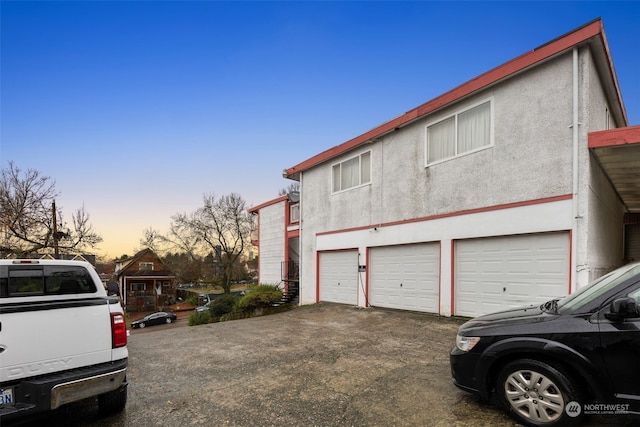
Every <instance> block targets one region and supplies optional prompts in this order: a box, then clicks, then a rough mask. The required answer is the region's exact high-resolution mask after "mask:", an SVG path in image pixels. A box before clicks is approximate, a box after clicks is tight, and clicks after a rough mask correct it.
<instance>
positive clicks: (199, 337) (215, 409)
mask: <svg viewBox="0 0 640 427" xmlns="http://www.w3.org/2000/svg"><path fill="white" fill-rule="evenodd" d="M461 323H462V320H459V319H451V318H442V317H437V316H432V315H427V314H420V313H411V312H406V311H394V310H383V309H375V308H369V309H359V308H355V307H350V306H342V305H333V304H317V305H314V306H304V307H298V308H296V309H294V310H291V311H289V312H285V313H280V314H276V315H271V316H264V317H257V318H252V319H246V320H239V321H232V322H224V323H216V324H209V325H201V326H195V327H187V326H184V325H185V324H186V320H181V321H179V322H178V323H177V324H173V325H166V326H165V325H162V326H154V327H149V328H145V329H144V330H135V331H132V333H131V336H130V340H129V352H130V361H129V363H130V373H129V381H130V386H129V401H128V404H127V408H126V410H125V411H124V412H123V413H121V414H119V415H116V416H112V417H108V418H101V417H100V416H99V415H97V413H96V408H95V407H94V406H91V405H88V404H87V403H86V402H85V403H84V404H76V405H72V406H71V408H70V409H69V411H68V412H64V413H61V414H57V415H56V416H53V417H49V418H48V420H47V423H46V424H47V425H51V426H123V427H124V426H126V427H147V426H200V425H202V426H279V427H281V426H442V427H445V426H446V427H450V426H474V427H476V426H492V427H500V426H516V425H518V424H517V423H515V422H513V421H511V419H510V418H508V417H507V416H506V415H505V414H504V412H502V411H501V410H500V409H498V408H495V407H493V406H490V405H485V404H482V403H480V402H478V401H476V400H475V399H474V398H473V397H472V396H470V395H469V394H467V393H465V392H462V391H460V390H458V389H457V388H456V387H454V386H453V384H452V382H451V374H450V370H449V351H450V349H451V347H452V345H453V344H454V340H455V334H456V330H457V328H458V326H459V325H460V324H461ZM602 424H608V425H612V426H613V425H632V424H630V423H629V422H628V421H627V420H623V419H621V418H618V419H614V420H612V421H610V422H606V420H595V421H589V420H587V423H585V425H602ZM39 425H42V424H39Z"/></svg>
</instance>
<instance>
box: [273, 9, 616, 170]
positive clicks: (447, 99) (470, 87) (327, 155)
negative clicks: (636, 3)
mask: <svg viewBox="0 0 640 427" xmlns="http://www.w3.org/2000/svg"><path fill="white" fill-rule="evenodd" d="M598 35H599V36H601V38H602V43H603V45H604V46H605V50H606V53H607V57H608V62H609V64H610V70H611V72H612V73H613V77H614V81H615V84H616V90H617V92H618V96H619V94H620V89H619V87H618V82H617V80H616V79H615V72H614V71H613V66H612V61H611V57H610V56H609V49H608V48H607V47H606V39H605V37H604V28H603V26H602V20H601V19H600V18H598V19H596V20H594V21H591V22H589V23H588V24H585V25H583V26H582V27H580V28H577V29H575V30H573V31H571V32H569V33H567V34H566V35H564V36H561V37H559V38H557V39H555V40H552V41H550V42H549V43H547V44H544V45H542V46H540V47H538V48H536V49H533V50H532V51H529V52H527V53H525V54H523V55H521V56H519V57H517V58H515V59H512V60H511V61H509V62H506V63H504V64H502V65H500V66H498V67H496V68H494V69H492V70H490V71H487V72H486V73H484V74H481V75H480V76H478V77H476V78H474V79H472V80H470V81H468V82H466V83H464V84H462V85H460V86H458V87H456V88H454V89H452V90H450V91H449V92H446V93H444V94H442V95H440V96H438V97H437V98H434V99H432V100H431V101H428V102H426V103H424V104H422V105H420V106H419V107H417V108H415V109H413V110H411V111H408V112H406V113H404V114H403V115H401V116H399V117H397V118H395V119H393V120H390V121H388V122H386V123H383V124H382V125H380V126H378V127H376V128H374V129H371V130H370V131H368V132H366V133H364V134H362V135H360V136H357V137H355V138H353V139H351V140H349V141H347V142H345V143H343V144H341V145H337V146H335V147H333V148H330V149H329V150H326V151H323V152H322V153H320V154H317V155H315V156H313V157H311V158H310V159H307V160H305V161H303V162H302V163H299V164H297V165H296V166H293V167H291V168H289V169H287V170H286V171H285V172H286V175H287V176H291V175H294V174H296V173H298V172H302V171H304V170H306V169H309V168H311V167H313V166H316V165H318V164H320V163H323V162H325V161H327V160H329V159H331V158H333V157H335V156H337V155H339V154H342V153H345V152H347V151H349V150H351V149H353V148H356V147H357V146H359V145H360V144H363V143H365V142H368V141H370V140H372V139H374V138H377V137H380V136H382V135H384V134H386V133H389V132H392V131H393V130H395V129H397V128H399V127H401V126H404V125H406V124H408V123H410V122H412V121H414V120H416V119H418V118H421V117H423V116H425V115H427V114H430V113H432V112H434V111H436V110H438V109H440V108H442V107H444V106H446V105H449V104H451V103H453V102H455V101H458V100H460V99H462V98H464V97H466V96H469V95H471V94H472V93H474V92H477V91H479V90H481V89H485V88H487V87H488V86H490V85H492V84H495V83H497V82H498V81H500V80H502V79H504V78H506V77H509V76H512V75H514V74H516V73H519V72H521V71H523V70H524V69H526V68H527V67H530V66H532V65H535V64H537V63H539V62H542V61H544V60H546V59H548V58H550V57H552V56H554V55H557V54H559V53H560V52H563V51H565V50H566V49H569V48H571V47H573V46H576V45H578V44H580V43H582V42H584V41H586V40H589V39H590V38H592V37H595V36H598ZM619 99H620V100H622V98H621V97H619Z"/></svg>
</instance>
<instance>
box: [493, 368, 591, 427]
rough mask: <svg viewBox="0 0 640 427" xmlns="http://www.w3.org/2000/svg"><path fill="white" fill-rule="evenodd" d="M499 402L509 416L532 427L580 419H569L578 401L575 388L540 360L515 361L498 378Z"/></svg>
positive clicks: (563, 376)
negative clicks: (570, 406) (569, 410)
mask: <svg viewBox="0 0 640 427" xmlns="http://www.w3.org/2000/svg"><path fill="white" fill-rule="evenodd" d="M496 393H497V395H498V399H499V400H500V401H501V403H502V404H503V405H504V406H505V407H506V409H507V410H508V411H509V413H510V415H511V416H512V417H513V418H515V419H516V420H518V421H520V422H521V423H523V424H526V425H528V426H533V427H541V426H545V427H550V426H560V425H561V426H568V425H573V424H576V423H577V422H578V421H579V419H580V416H579V415H578V416H569V414H568V413H567V411H565V408H566V406H567V404H568V403H569V402H572V401H575V402H579V398H578V392H577V390H576V386H575V384H574V383H572V382H571V381H570V380H569V379H568V377H567V376H565V375H564V374H563V373H562V372H560V371H558V370H557V369H556V368H554V367H553V366H550V365H548V364H546V363H543V362H540V361H537V360H529V359H523V360H516V361H514V362H511V363H509V364H507V366H505V367H504V369H503V370H502V371H501V372H500V375H498V381H497V384H496Z"/></svg>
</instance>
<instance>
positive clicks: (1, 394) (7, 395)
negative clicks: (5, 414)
mask: <svg viewBox="0 0 640 427" xmlns="http://www.w3.org/2000/svg"><path fill="white" fill-rule="evenodd" d="M4 405H13V389H12V388H4V389H0V406H4Z"/></svg>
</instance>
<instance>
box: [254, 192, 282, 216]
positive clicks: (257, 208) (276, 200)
mask: <svg viewBox="0 0 640 427" xmlns="http://www.w3.org/2000/svg"><path fill="white" fill-rule="evenodd" d="M288 198H289V196H280V197H278V198H277V199H273V200H269V201H268V202H264V203H262V204H260V205H258V206H254V207H252V208H249V209H247V211H248V212H249V213H251V214H253V213H258V211H259V210H260V209H262V208H266V207H267V206H271V205H275V204H276V203H280V202H284V201H285V200H287V199H288Z"/></svg>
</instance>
